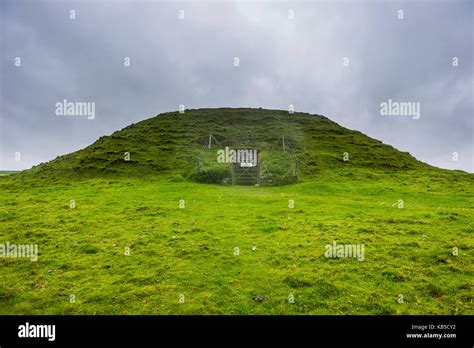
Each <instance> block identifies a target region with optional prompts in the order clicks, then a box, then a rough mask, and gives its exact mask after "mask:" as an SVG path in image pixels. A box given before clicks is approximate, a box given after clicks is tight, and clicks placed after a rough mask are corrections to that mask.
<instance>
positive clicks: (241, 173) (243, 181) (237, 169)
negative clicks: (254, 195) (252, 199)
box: [231, 163, 260, 186]
mask: <svg viewBox="0 0 474 348" xmlns="http://www.w3.org/2000/svg"><path fill="white" fill-rule="evenodd" d="M231 173H232V185H243V186H252V185H258V184H260V168H259V165H258V163H257V164H256V165H252V163H232V165H231Z"/></svg>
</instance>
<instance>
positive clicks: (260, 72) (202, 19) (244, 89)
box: [0, 0, 474, 172]
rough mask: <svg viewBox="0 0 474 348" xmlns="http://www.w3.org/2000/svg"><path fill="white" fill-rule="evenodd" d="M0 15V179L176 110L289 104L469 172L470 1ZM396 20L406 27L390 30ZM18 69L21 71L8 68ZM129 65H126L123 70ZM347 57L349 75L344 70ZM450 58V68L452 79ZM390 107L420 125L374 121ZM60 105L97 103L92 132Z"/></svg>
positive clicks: (49, 5)
mask: <svg viewBox="0 0 474 348" xmlns="http://www.w3.org/2000/svg"><path fill="white" fill-rule="evenodd" d="M0 6H1V13H2V18H1V22H2V28H1V30H2V32H1V38H0V40H1V44H2V47H3V50H2V52H3V53H2V57H1V76H2V78H1V87H2V94H1V104H2V105H1V121H0V122H1V123H0V126H1V129H0V136H1V140H0V145H1V149H0V156H1V157H0V168H1V169H23V168H28V167H30V166H31V165H33V164H37V163H39V162H43V161H47V160H51V159H53V158H54V157H56V156H57V155H61V154H64V153H68V152H71V151H75V150H78V149H80V148H83V147H85V146H87V145H89V144H90V143H91V142H93V141H94V140H95V139H97V138H98V137H99V136H101V135H104V134H110V133H111V132H113V131H115V130H117V129H120V128H122V127H124V126H126V125H128V124H130V123H133V122H137V121H138V120H141V119H145V118H148V117H151V116H153V115H156V114H158V113H160V112H165V111H170V110H176V109H177V108H178V105H179V104H184V105H185V106H186V107H188V108H198V107H219V106H231V107H240V106H251V107H264V108H272V109H286V108H287V107H288V105H289V104H294V105H295V107H296V109H297V110H299V111H305V112H311V113H318V114H323V115H326V116H328V117H329V118H331V119H333V120H334V121H336V122H338V123H340V124H341V125H343V126H346V127H349V128H352V129H357V130H360V131H362V132H364V133H366V134H368V135H369V136H371V137H374V138H377V139H380V140H382V141H384V142H386V143H389V144H391V145H393V146H395V147H397V148H399V149H400V150H403V151H408V152H410V153H412V154H413V155H415V156H416V157H417V158H418V159H420V160H422V161H425V162H428V163H430V164H433V165H436V166H439V167H443V168H459V169H463V170H467V171H470V172H473V171H474V163H473V158H474V152H473V151H474V150H473V144H474V142H473V74H472V72H473V66H472V64H473V63H472V62H473V56H472V55H473V53H472V48H473V36H472V30H471V29H472V28H471V23H472V20H473V18H472V17H473V11H472V10H473V5H472V3H470V2H469V1H450V2H447V1H446V2H442V1H440V2H430V3H428V2H416V3H411V2H393V1H386V2H372V1H370V2H364V3H363V2H358V3H357V5H356V4H354V3H352V2H333V1H331V2H329V1H328V2H317V3H314V2H288V3H287V2H277V3H270V2H246V1H242V2H240V1H235V2H225V3H220V2H201V1H199V2H178V3H172V2H150V1H138V2H114V3H112V2H88V1H83V2H74V3H69V2H66V1H64V2H52V1H41V0H40V1H36V2H30V1H28V2H24V1H3V2H1V5H0ZM71 8H73V9H75V10H76V15H77V18H76V19H75V20H70V19H69V18H68V14H69V9H71ZM180 9H184V10H185V19H184V20H179V19H178V11H179V10H180ZM290 9H292V10H294V12H295V19H294V20H289V19H288V10H290ZM398 9H403V10H404V14H405V19H403V20H398V19H397V18H396V15H397V10H398ZM16 56H20V57H21V58H22V60H23V65H22V67H21V68H16V67H14V66H13V58H14V57H16ZM127 56H128V57H130V58H131V63H132V65H131V67H128V68H125V67H124V66H123V59H124V57H127ZM235 56H238V57H239V58H240V67H238V68H235V67H234V66H233V58H234V57H235ZM346 56H347V57H349V59H350V66H349V67H343V66H342V57H346ZM453 56H458V57H459V62H460V66H459V67H456V68H454V67H452V66H451V59H452V57H453ZM389 98H391V99H393V100H403V101H416V102H420V103H421V108H422V116H421V118H420V119H419V120H412V119H410V118H404V119H401V118H399V119H397V118H393V117H392V118H390V117H383V116H381V115H380V114H379V105H380V103H381V102H383V101H386V100H387V99H389ZM63 99H68V100H74V101H93V102H95V103H96V113H97V116H96V119H95V120H93V121H88V120H86V119H66V118H61V117H58V116H56V115H54V104H55V103H56V102H57V101H61V100H63ZM17 151H19V152H21V153H22V155H23V156H22V161H21V162H16V161H15V160H14V153H15V152H17ZM452 152H459V161H457V162H455V161H453V160H452Z"/></svg>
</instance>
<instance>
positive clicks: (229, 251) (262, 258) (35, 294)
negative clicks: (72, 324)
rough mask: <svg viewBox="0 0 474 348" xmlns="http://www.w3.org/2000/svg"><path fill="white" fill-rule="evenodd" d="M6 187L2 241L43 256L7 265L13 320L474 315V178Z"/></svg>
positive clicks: (0, 283) (0, 295)
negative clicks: (340, 251)
mask: <svg viewBox="0 0 474 348" xmlns="http://www.w3.org/2000/svg"><path fill="white" fill-rule="evenodd" d="M0 185H1V186H0V187H1V191H2V195H1V197H0V203H1V204H0V216H1V226H2V239H4V240H9V241H15V242H17V243H36V244H38V246H39V252H40V256H39V259H38V261H37V262H31V261H29V260H27V259H0V265H1V268H2V272H0V313H2V314H25V313H28V314H428V313H430V314H473V304H472V297H473V287H472V286H473V277H472V275H473V273H472V271H473V268H472V266H473V264H474V262H473V261H474V258H473V239H472V231H473V219H472V217H473V209H474V206H473V201H472V193H473V192H472V185H470V186H467V187H466V186H463V185H462V181H461V183H459V182H457V181H452V180H450V177H449V178H447V177H446V176H444V177H443V176H439V177H438V178H437V180H436V181H430V182H426V180H425V179H424V178H423V177H418V176H417V174H416V173H403V174H399V175H386V174H379V175H378V176H375V175H374V177H371V178H366V177H363V175H362V174H361V175H360V176H358V175H355V177H353V178H352V179H351V180H344V181H341V180H340V175H333V176H327V177H324V178H321V180H320V181H313V182H309V183H301V184H296V185H292V186H284V187H266V188H263V187H232V186H231V187H227V186H218V185H206V184H198V183H191V182H172V181H168V180H166V178H160V179H156V180H152V179H149V180H140V179H115V180H114V179H95V180H84V181H77V182H74V183H56V184H46V185H37V186H36V187H23V186H22V184H21V183H15V184H12V183H11V182H10V183H9V184H5V183H4V182H0ZM454 192H456V193H455V194H454ZM71 199H74V200H75V203H76V207H75V208H74V209H71V208H70V200H71ZM180 199H183V200H184V208H180V207H179V200H180ZM290 199H293V200H294V208H289V200H290ZM399 199H402V200H403V203H404V204H403V208H399V205H398V203H397V202H398V201H399ZM334 240H335V241H336V242H337V243H350V244H354V243H355V244H362V243H363V244H364V245H365V259H364V261H358V260H357V259H355V258H350V259H347V258H346V259H344V258H339V259H338V258H335V259H332V258H326V257H325V256H324V251H325V245H326V244H331V243H332V242H333V241H334ZM236 247H238V248H239V249H238V255H235V254H236V249H235V248H236ZM254 247H255V248H254ZM454 247H457V248H458V250H459V252H458V255H457V256H454V255H453V248H454ZM126 248H130V249H129V255H128V256H127V255H126V252H125V251H126ZM253 249H255V250H253ZM400 294H401V295H403V303H399V302H401V301H399V299H400V298H399V295H400ZM71 295H74V296H75V302H74V303H71V297H70V296H71ZM180 295H184V303H180V300H181V302H182V300H183V297H180ZM290 295H293V298H294V301H293V302H294V303H290V302H289V296H290Z"/></svg>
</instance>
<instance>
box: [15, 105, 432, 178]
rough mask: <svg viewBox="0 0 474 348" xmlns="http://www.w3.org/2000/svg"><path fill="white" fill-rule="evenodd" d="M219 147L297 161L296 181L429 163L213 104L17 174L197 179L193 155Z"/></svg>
mask: <svg viewBox="0 0 474 348" xmlns="http://www.w3.org/2000/svg"><path fill="white" fill-rule="evenodd" d="M211 135H212V136H211ZM209 138H211V141H210V143H211V144H210V146H209ZM225 146H228V147H230V148H231V149H232V148H234V149H241V148H257V149H258V150H259V156H260V157H261V158H262V159H263V160H264V164H265V163H266V164H267V165H268V167H269V170H270V171H272V172H279V173H284V172H285V171H288V170H291V165H292V164H293V162H294V161H293V159H296V160H298V176H299V180H300V181H301V180H303V181H304V180H305V179H308V178H310V177H314V176H317V175H319V174H322V173H324V172H327V171H331V172H335V171H336V172H337V171H338V170H341V169H342V170H344V171H345V170H346V169H349V170H351V171H354V170H355V169H357V168H358V169H368V168H370V169H374V170H379V171H393V170H415V169H416V170H420V169H433V168H432V167H430V166H428V165H426V164H424V163H421V162H419V161H417V160H416V159H415V158H414V157H412V156H411V155H410V154H408V153H404V152H400V151H397V150H396V149H394V148H393V147H391V146H389V145H385V144H383V143H382V142H380V141H378V140H375V139H372V138H369V137H367V136H365V135H364V134H362V133H360V132H358V131H353V130H349V129H347V128H344V127H341V126H339V125H338V124H337V123H335V122H333V121H331V120H329V119H328V118H326V117H324V116H320V115H310V114H307V113H300V112H295V113H293V114H290V113H288V111H282V110H265V109H249V108H237V109H232V108H220V109H197V110H186V111H185V113H182V114H181V113H179V112H169V113H163V114H160V115H158V116H156V117H153V118H150V119H147V120H144V121H141V122H138V123H136V124H132V125H130V126H128V127H126V128H124V129H122V130H120V131H117V132H114V133H113V134H112V135H110V136H103V137H101V138H99V139H98V140H97V141H96V142H94V143H93V144H92V145H90V146H88V147H86V148H85V149H83V150H80V151H77V152H74V153H71V154H67V155H64V156H60V157H57V158H56V159H54V160H53V161H50V162H48V163H43V164H40V165H38V166H35V167H33V168H32V169H31V170H29V171H27V172H26V173H24V174H23V175H26V176H29V175H30V174H34V176H35V177H37V176H38V175H39V176H40V177H49V176H59V177H70V176H81V177H84V176H86V177H87V176H98V175H99V176H102V175H107V176H108V175H120V176H122V175H126V176H136V175H138V176H143V175H162V174H172V175H175V176H177V177H179V178H191V179H193V178H195V179H196V171H197V169H196V168H197V166H198V165H199V164H198V159H199V160H201V161H204V162H206V158H207V163H208V164H209V163H212V161H214V162H215V158H216V151H217V150H218V149H222V148H224V147H225ZM127 153H128V154H127ZM345 153H346V154H345ZM285 156H287V157H285ZM344 156H345V159H346V161H345V160H344ZM265 160H266V162H265ZM204 170H205V171H206V170H209V168H204ZM197 174H199V173H197ZM198 176H199V175H198ZM197 179H199V177H197ZM198 181H199V180H198Z"/></svg>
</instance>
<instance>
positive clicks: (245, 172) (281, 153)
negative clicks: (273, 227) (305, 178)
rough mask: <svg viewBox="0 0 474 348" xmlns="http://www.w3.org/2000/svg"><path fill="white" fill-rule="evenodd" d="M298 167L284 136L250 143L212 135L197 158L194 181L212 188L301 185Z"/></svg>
mask: <svg viewBox="0 0 474 348" xmlns="http://www.w3.org/2000/svg"><path fill="white" fill-rule="evenodd" d="M216 137H217V139H216ZM298 167H299V165H298V159H297V158H296V156H295V154H294V152H293V150H292V149H291V148H290V146H289V145H288V139H287V138H286V137H284V136H282V137H280V138H279V139H272V138H265V137H264V136H263V135H261V136H260V138H255V139H248V138H238V137H234V138H230V137H224V136H222V135H217V134H210V135H209V136H208V137H206V139H205V142H203V147H202V150H201V151H199V153H198V154H197V157H196V169H195V171H194V172H193V173H192V174H191V175H190V178H191V179H192V180H194V181H197V182H201V183H209V184H211V183H212V184H221V185H241V186H280V185H288V184H292V183H295V182H297V181H298Z"/></svg>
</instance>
